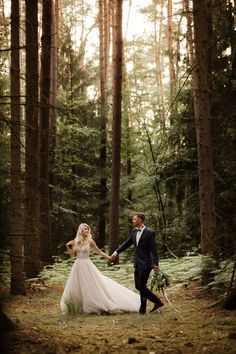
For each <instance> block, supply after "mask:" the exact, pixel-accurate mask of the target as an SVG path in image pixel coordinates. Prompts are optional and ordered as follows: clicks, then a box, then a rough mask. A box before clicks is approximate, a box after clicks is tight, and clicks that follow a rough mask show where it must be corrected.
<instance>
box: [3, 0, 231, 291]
mask: <svg viewBox="0 0 236 354" xmlns="http://www.w3.org/2000/svg"><path fill="white" fill-rule="evenodd" d="M9 4H10V1H7V0H2V1H1V3H0V26H1V31H0V33H1V34H0V43H1V58H0V70H1V77H0V114H1V117H0V169H1V173H0V208H1V213H0V230H1V232H0V234H1V238H0V242H1V249H2V251H1V255H0V258H1V262H2V266H3V264H5V263H4V262H8V260H9V257H10V267H11V282H10V283H11V289H10V291H11V294H24V293H25V279H26V278H30V277H35V276H37V275H38V274H39V273H40V271H41V270H42V269H43V266H44V265H47V264H49V263H52V262H53V257H54V256H61V257H65V243H66V242H67V241H68V240H70V239H72V238H73V237H74V236H75V233H76V230H77V227H78V224H79V223H80V222H87V223H88V224H89V225H90V226H91V228H92V231H93V236H94V239H95V240H96V242H97V244H98V245H99V247H101V248H104V247H105V246H108V247H109V252H110V253H111V252H113V250H114V249H115V248H116V247H117V245H118V244H120V243H121V242H122V241H123V240H125V239H126V237H127V236H128V234H129V231H130V229H131V224H130V221H129V220H130V217H131V216H132V213H133V212H134V211H144V212H145V213H146V217H147V224H148V225H149V226H150V227H152V228H153V229H155V230H156V234H157V240H158V249H159V253H160V256H161V257H165V256H170V255H173V254H174V255H176V256H178V257H181V256H183V255H185V254H186V253H187V252H192V253H195V254H198V253H202V254H204V255H208V256H209V257H210V258H211V259H212V260H213V261H214V264H216V265H217V264H219V262H220V261H222V260H225V259H231V260H232V261H234V262H235V246H236V238H235V228H236V184H235V183H236V179H235V175H236V168H235V167H236V166H235V156H236V155H235V143H236V130H235V128H236V126H235V122H236V119H235V118H236V117H235V116H236V100H235V97H236V95H235V91H236V72H235V69H236V49H235V48H236V47H235V45H236V32H235V2H234V1H229V0H223V1H222V0H217V1H215V0H205V1H203V0H193V1H190V0H182V1H180V0H179V1H173V0H153V1H149V2H146V1H145V2H143V4H140V8H139V11H140V14H142V18H143V23H144V24H146V25H147V31H144V33H143V34H142V35H134V36H133V37H132V38H128V37H127V36H126V34H127V33H128V30H127V28H128V24H129V21H130V20H131V19H130V16H132V11H131V9H132V6H137V4H135V2H133V1H128V0H127V1H122V0H98V1H95V0H94V1H92V0H91V1H89V0H54V1H52V0H51V1H50V0H42V1H36V0H25V1H19V0H12V1H11V12H9ZM122 5H123V13H122ZM141 5H142V6H141ZM124 11H125V16H124ZM122 14H123V16H124V17H125V18H126V20H125V21H124V19H123V22H122ZM122 27H123V31H122ZM144 28H145V26H144ZM150 29H152V30H150ZM122 32H123V33H122ZM207 267H208V266H207ZM209 269H210V270H211V266H210V263H209ZM206 273H207V272H206ZM233 278H234V274H233V277H232V284H233ZM203 281H204V282H207V281H208V278H207V277H205V278H204V276H203ZM232 284H231V285H232Z"/></svg>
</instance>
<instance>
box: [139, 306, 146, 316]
mask: <svg viewBox="0 0 236 354" xmlns="http://www.w3.org/2000/svg"><path fill="white" fill-rule="evenodd" d="M139 313H140V314H141V315H144V314H145V313H146V309H145V308H142V307H140V309H139Z"/></svg>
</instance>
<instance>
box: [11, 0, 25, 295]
mask: <svg viewBox="0 0 236 354" xmlns="http://www.w3.org/2000/svg"><path fill="white" fill-rule="evenodd" d="M19 47H20V4H19V0H11V207H10V264H11V294H12V295H24V294H25V281H24V261H23V237H22V200H21V151H20V149H21V144H20V126H21V124H20V113H21V112H20V55H19Z"/></svg>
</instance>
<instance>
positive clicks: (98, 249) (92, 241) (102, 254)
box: [90, 240, 111, 261]
mask: <svg viewBox="0 0 236 354" xmlns="http://www.w3.org/2000/svg"><path fill="white" fill-rule="evenodd" d="M90 244H91V246H92V247H93V249H94V250H95V252H96V253H97V254H99V255H100V256H102V257H103V258H106V259H108V260H109V261H110V260H111V257H110V256H108V254H106V253H104V252H102V250H100V248H99V247H98V246H97V245H96V243H95V241H94V240H91V241H90Z"/></svg>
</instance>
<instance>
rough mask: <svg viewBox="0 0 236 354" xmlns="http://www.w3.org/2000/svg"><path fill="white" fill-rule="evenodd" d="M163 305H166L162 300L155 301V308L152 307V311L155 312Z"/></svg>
mask: <svg viewBox="0 0 236 354" xmlns="http://www.w3.org/2000/svg"><path fill="white" fill-rule="evenodd" d="M162 306H164V304H163V302H161V301H158V302H155V303H154V306H153V308H152V309H151V311H150V312H154V311H156V310H157V309H159V307H162Z"/></svg>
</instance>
